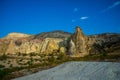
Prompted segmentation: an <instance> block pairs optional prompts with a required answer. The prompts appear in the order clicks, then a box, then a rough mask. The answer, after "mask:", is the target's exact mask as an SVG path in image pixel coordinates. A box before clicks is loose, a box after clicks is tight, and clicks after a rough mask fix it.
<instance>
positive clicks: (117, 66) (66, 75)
mask: <svg viewBox="0 0 120 80" xmlns="http://www.w3.org/2000/svg"><path fill="white" fill-rule="evenodd" d="M119 79H120V63H116V62H66V63H63V64H61V65H59V66H57V67H55V68H51V69H48V70H44V71H40V72H37V73H34V74H32V75H28V76H23V77H20V78H16V79H13V80H119Z"/></svg>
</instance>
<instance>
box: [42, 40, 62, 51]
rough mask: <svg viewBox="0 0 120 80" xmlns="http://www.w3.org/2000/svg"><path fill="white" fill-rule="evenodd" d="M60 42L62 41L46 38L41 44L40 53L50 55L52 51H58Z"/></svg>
mask: <svg viewBox="0 0 120 80" xmlns="http://www.w3.org/2000/svg"><path fill="white" fill-rule="evenodd" d="M61 41H62V39H57V38H46V39H45V40H44V41H43V42H42V47H41V50H40V53H52V52H54V51H58V50H59V43H60V42H61Z"/></svg>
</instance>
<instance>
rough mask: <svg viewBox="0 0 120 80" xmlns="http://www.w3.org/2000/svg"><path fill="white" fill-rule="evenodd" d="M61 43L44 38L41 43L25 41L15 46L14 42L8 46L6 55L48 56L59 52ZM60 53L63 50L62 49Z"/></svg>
mask: <svg viewBox="0 0 120 80" xmlns="http://www.w3.org/2000/svg"><path fill="white" fill-rule="evenodd" d="M61 42H63V39H59V38H45V39H44V40H43V41H41V42H34V41H25V42H22V43H21V45H19V46H18V45H15V42H14V40H11V42H10V43H9V45H8V48H7V50H6V54H8V53H10V54H15V53H26V54H29V53H40V54H49V53H54V52H57V51H59V49H60V47H61V46H60V43H61ZM62 52H65V50H63V49H62Z"/></svg>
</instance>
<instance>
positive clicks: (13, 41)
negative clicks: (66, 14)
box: [0, 27, 120, 57]
mask: <svg viewBox="0 0 120 80" xmlns="http://www.w3.org/2000/svg"><path fill="white" fill-rule="evenodd" d="M119 49H120V34H116V33H105V34H98V35H91V36H86V35H84V33H83V31H82V29H81V28H80V27H76V30H75V32H74V34H71V33H68V32H64V31H53V32H45V33H40V34H37V35H27V34H20V33H10V34H8V35H7V36H6V37H4V38H1V39H0V55H3V54H18V53H21V54H22V53H24V54H29V53H37V54H50V53H53V54H54V53H65V54H67V55H70V56H72V57H83V56H86V55H89V54H99V53H101V54H102V53H109V52H113V51H116V50H119Z"/></svg>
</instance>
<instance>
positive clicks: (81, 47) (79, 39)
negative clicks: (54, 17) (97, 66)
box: [72, 27, 88, 57]
mask: <svg viewBox="0 0 120 80" xmlns="http://www.w3.org/2000/svg"><path fill="white" fill-rule="evenodd" d="M72 40H73V42H74V44H75V48H76V53H75V54H74V55H76V57H77V56H80V57H83V56H85V55H87V54H88V52H87V42H86V36H85V35H84V34H83V32H82V30H81V29H80V27H77V28H76V31H75V33H74V34H73V36H72Z"/></svg>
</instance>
